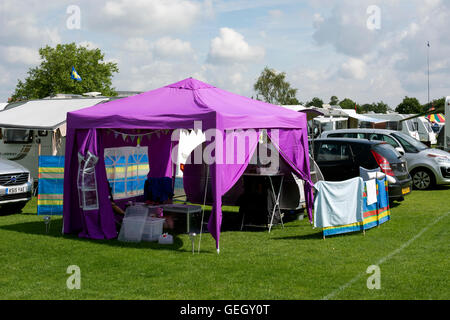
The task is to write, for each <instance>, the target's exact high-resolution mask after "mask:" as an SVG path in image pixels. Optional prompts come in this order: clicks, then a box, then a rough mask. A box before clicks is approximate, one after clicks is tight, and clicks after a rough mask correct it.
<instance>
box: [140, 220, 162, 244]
mask: <svg viewBox="0 0 450 320" xmlns="http://www.w3.org/2000/svg"><path fill="white" fill-rule="evenodd" d="M165 220H166V219H161V218H153V217H148V218H147V220H146V221H145V226H144V231H143V233H142V240H143V241H158V239H159V236H160V235H161V234H162V231H163V225H164V221H165Z"/></svg>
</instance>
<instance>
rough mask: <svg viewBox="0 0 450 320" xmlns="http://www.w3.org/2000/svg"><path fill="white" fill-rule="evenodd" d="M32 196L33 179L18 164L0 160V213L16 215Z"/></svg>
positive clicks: (26, 170)
mask: <svg viewBox="0 0 450 320" xmlns="http://www.w3.org/2000/svg"><path fill="white" fill-rule="evenodd" d="M32 195H33V178H32V177H31V175H30V171H29V170H28V169H26V168H25V167H23V166H21V165H20V164H18V163H16V162H13V161H10V160H6V159H0V213H1V214H8V213H16V212H19V211H20V210H22V208H23V207H24V206H25V205H26V204H27V202H28V201H30V199H31V197H32Z"/></svg>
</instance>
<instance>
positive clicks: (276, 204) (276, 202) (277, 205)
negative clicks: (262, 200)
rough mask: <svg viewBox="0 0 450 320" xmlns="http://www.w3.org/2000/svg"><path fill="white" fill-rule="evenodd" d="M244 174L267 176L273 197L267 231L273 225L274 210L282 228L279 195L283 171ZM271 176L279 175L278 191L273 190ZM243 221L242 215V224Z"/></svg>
mask: <svg viewBox="0 0 450 320" xmlns="http://www.w3.org/2000/svg"><path fill="white" fill-rule="evenodd" d="M243 175H244V176H249V177H264V178H267V179H268V180H269V182H270V188H271V193H270V194H271V195H272V197H273V200H274V206H273V208H272V214H271V217H270V223H269V232H270V230H271V229H272V226H273V217H274V216H275V212H277V211H278V214H279V217H280V220H281V226H282V227H283V228H284V224H283V215H282V214H281V210H280V195H281V190H282V189H283V180H284V173H244V174H243ZM272 177H281V178H280V179H281V180H280V187H279V189H278V192H275V188H274V186H273V181H272ZM243 223H244V217H243V218H242V224H243Z"/></svg>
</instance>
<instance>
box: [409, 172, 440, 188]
mask: <svg viewBox="0 0 450 320" xmlns="http://www.w3.org/2000/svg"><path fill="white" fill-rule="evenodd" d="M412 182H413V185H414V188H416V189H419V190H427V189H431V188H432V187H433V186H434V184H435V182H434V176H433V174H432V173H431V172H430V171H429V170H427V169H418V170H415V171H414V172H413V174H412Z"/></svg>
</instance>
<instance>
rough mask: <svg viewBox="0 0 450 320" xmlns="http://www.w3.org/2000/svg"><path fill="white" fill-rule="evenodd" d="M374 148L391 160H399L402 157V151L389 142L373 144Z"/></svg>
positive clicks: (393, 161)
mask: <svg viewBox="0 0 450 320" xmlns="http://www.w3.org/2000/svg"><path fill="white" fill-rule="evenodd" d="M373 150H374V151H376V152H378V153H379V154H381V155H382V156H383V157H385V158H386V159H387V160H388V161H389V162H392V163H395V162H398V161H399V160H398V159H399V158H401V155H400V153H399V152H398V151H397V150H395V148H394V147H393V146H391V145H390V144H388V143H380V144H376V145H374V146H373Z"/></svg>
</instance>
